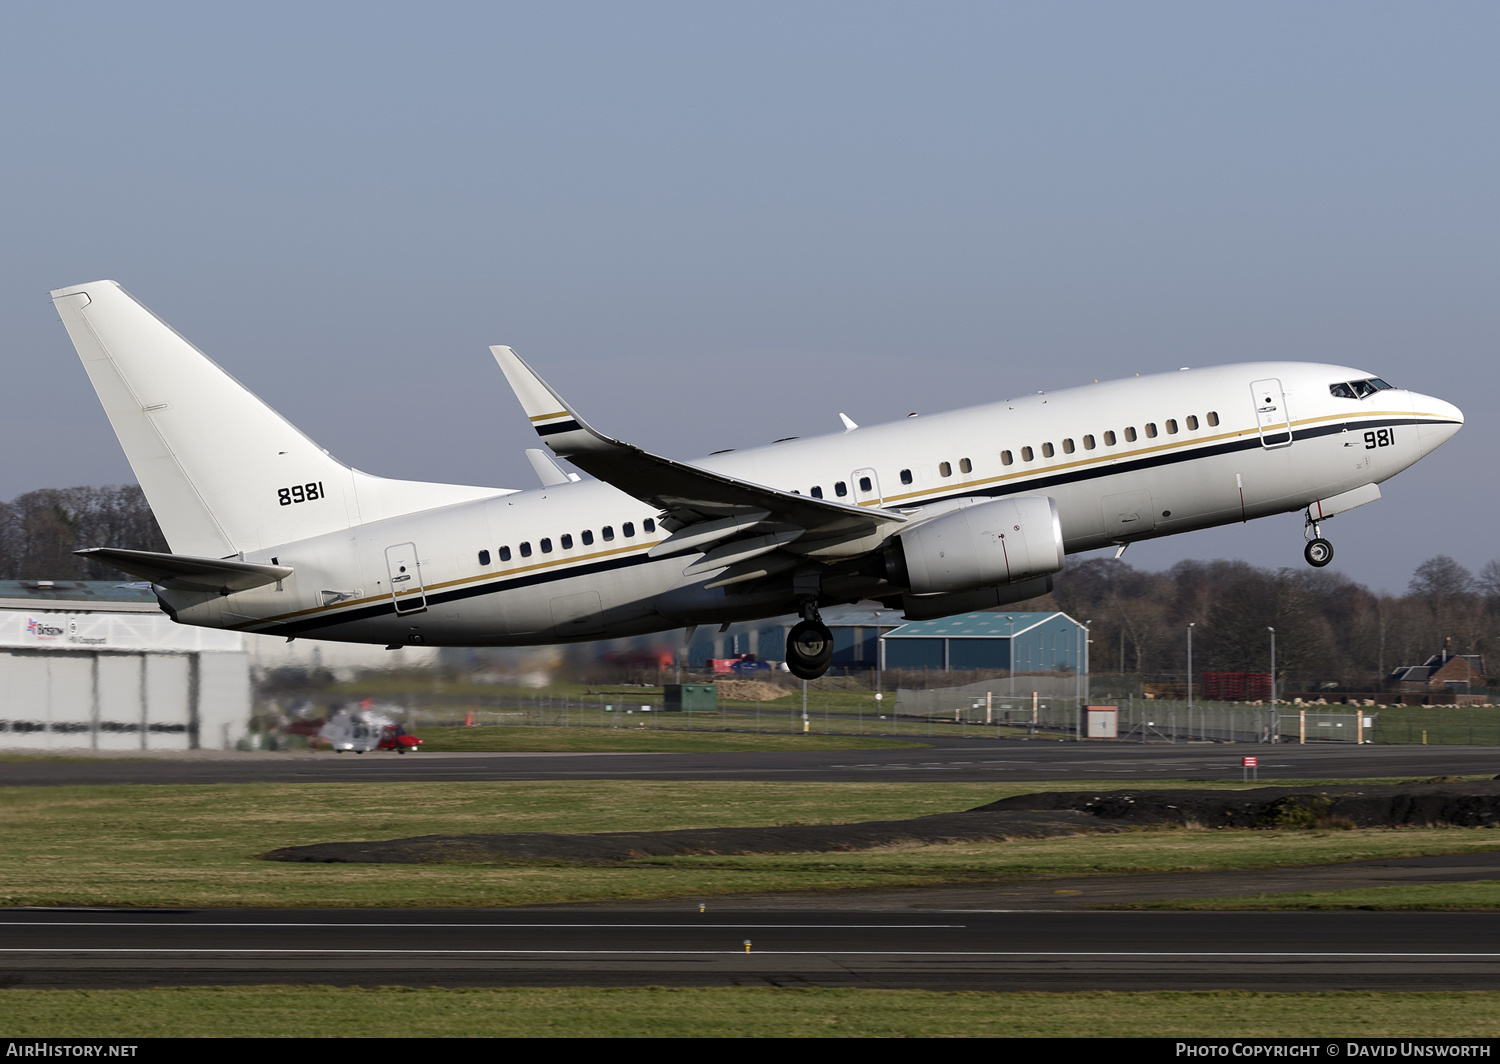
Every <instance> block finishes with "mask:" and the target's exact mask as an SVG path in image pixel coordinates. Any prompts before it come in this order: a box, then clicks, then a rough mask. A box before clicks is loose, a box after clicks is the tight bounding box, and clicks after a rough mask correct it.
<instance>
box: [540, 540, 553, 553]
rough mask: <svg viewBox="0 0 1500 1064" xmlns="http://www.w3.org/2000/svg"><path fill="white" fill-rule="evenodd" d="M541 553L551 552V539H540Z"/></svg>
mask: <svg viewBox="0 0 1500 1064" xmlns="http://www.w3.org/2000/svg"><path fill="white" fill-rule="evenodd" d="M542 553H543V554H551V553H552V540H551V539H544V540H542Z"/></svg>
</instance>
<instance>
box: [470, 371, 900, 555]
mask: <svg viewBox="0 0 1500 1064" xmlns="http://www.w3.org/2000/svg"><path fill="white" fill-rule="evenodd" d="M490 352H491V353H492V354H493V355H494V356H495V361H496V362H498V363H499V364H500V369H501V370H502V371H503V372H504V373H505V377H506V379H507V380H508V381H509V382H510V386H511V388H512V389H514V390H515V393H516V398H517V399H519V400H520V402H521V407H522V408H523V409H524V410H525V411H526V416H527V417H529V418H530V419H531V424H532V425H533V427H535V429H536V431H537V435H538V436H540V437H541V438H542V442H544V443H545V444H546V445H547V446H548V447H549V448H551V449H552V451H553V453H554V454H556V455H558V456H559V457H562V458H566V459H568V461H570V462H572V463H573V464H574V465H576V466H578V467H579V468H580V469H583V470H585V471H586V472H588V473H590V474H592V475H593V476H595V477H598V478H599V479H600V480H602V481H604V482H605V483H607V484H611V485H613V486H614V487H616V488H619V489H620V490H621V491H623V492H625V493H626V494H628V495H633V496H634V497H635V498H637V499H640V500H641V501H642V502H646V503H650V504H651V505H652V506H655V507H658V508H659V509H660V510H662V511H663V513H664V515H665V517H664V521H665V522H667V523H668V531H672V532H676V533H677V535H674V536H673V537H672V539H670V540H668V541H667V542H665V543H662V544H660V545H659V547H658V549H657V550H656V551H653V552H652V553H662V551H661V550H660V548H662V547H669V546H671V545H672V544H673V543H674V541H675V543H676V545H677V546H680V547H682V548H686V547H688V546H689V545H696V544H699V543H703V542H712V541H714V540H718V539H725V538H729V537H731V536H734V535H738V534H739V533H740V532H748V531H749V529H750V528H751V527H752V526H755V525H760V526H762V528H764V526H767V525H769V526H772V527H773V528H774V527H778V526H779V527H780V528H781V529H783V530H788V531H796V530H801V531H800V533H799V538H801V537H805V539H806V540H807V541H809V542H813V541H816V542H820V543H821V542H824V541H829V540H834V541H837V540H844V539H848V540H859V539H864V538H866V537H868V536H871V535H874V534H876V533H879V532H882V531H888V532H893V531H895V529H896V527H897V526H899V525H901V524H903V523H904V522H905V521H906V518H905V517H904V516H902V515H901V514H897V513H892V512H890V511H888V510H881V509H877V508H874V507H864V506H854V505H851V504H849V503H841V502H833V501H831V500H828V499H814V498H812V497H811V496H807V495H798V494H795V493H794V492H789V491H782V490H781V489H779V488H770V487H766V486H765V485H763V484H754V483H751V482H750V481H746V480H740V479H737V478H735V477H731V476H726V475H724V474H723V473H715V472H713V471H712V470H708V469H700V468H699V467H697V466H694V465H689V464H688V463H686V462H677V461H674V460H672V459H670V458H662V457H661V456H659V455H654V454H651V453H650V452H648V451H643V450H641V449H640V448H639V447H635V446H633V445H631V444H628V443H623V442H621V441H619V440H616V439H611V438H610V437H608V436H605V435H604V434H603V433H601V432H599V431H597V430H596V429H594V428H593V427H592V426H590V425H589V424H588V422H586V421H584V420H583V418H581V417H579V416H578V413H577V412H576V411H575V410H573V408H572V407H570V406H569V405H568V404H567V403H565V402H564V401H563V400H562V398H561V397H560V396H559V395H558V394H557V393H556V392H555V391H553V390H552V388H551V387H550V386H548V384H547V383H546V382H545V381H543V380H542V379H541V378H540V377H539V376H537V374H536V372H535V371H534V370H533V369H532V368H531V367H530V366H528V365H527V364H526V363H525V362H523V361H521V358H520V356H519V355H517V354H516V353H515V352H514V351H512V350H511V349H510V348H508V347H492V348H490ZM752 519H753V520H752ZM707 522H712V523H713V525H714V526H717V527H716V528H715V529H713V530H710V528H709V526H708V524H707ZM691 526H699V529H698V532H699V534H695V532H694V530H693V529H692V527H691ZM720 531H722V532H723V535H718V534H710V533H711V532H713V533H716V532H720ZM787 542H789V540H788V541H787ZM767 549H768V550H769V549H774V546H767ZM726 564H727V563H726Z"/></svg>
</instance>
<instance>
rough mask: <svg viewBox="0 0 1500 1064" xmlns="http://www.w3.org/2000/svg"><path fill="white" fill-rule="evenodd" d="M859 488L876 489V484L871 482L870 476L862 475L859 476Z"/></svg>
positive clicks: (862, 489) (861, 489)
mask: <svg viewBox="0 0 1500 1064" xmlns="http://www.w3.org/2000/svg"><path fill="white" fill-rule="evenodd" d="M859 490H860V491H874V490H875V485H874V484H872V483H870V478H869V477H860V478H859Z"/></svg>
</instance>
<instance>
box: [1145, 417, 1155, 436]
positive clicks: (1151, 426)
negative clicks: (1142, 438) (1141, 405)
mask: <svg viewBox="0 0 1500 1064" xmlns="http://www.w3.org/2000/svg"><path fill="white" fill-rule="evenodd" d="M1146 435H1147V436H1148V437H1150V438H1151V439H1153V440H1154V439H1156V422H1154V421H1148V422H1146Z"/></svg>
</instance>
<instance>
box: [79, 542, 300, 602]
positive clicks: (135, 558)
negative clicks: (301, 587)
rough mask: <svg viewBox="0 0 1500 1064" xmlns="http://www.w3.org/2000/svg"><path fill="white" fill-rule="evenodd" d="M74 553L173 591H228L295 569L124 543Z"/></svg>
mask: <svg viewBox="0 0 1500 1064" xmlns="http://www.w3.org/2000/svg"><path fill="white" fill-rule="evenodd" d="M73 553H75V554H80V555H82V556H83V557H85V558H89V559H92V560H93V561H96V562H103V563H104V564H105V565H108V566H110V567H111V568H113V569H119V570H120V571H121V572H125V573H129V574H130V575H131V576H142V577H145V578H146V579H147V580H150V581H151V582H152V583H153V584H158V585H160V586H161V587H164V588H167V589H168V590H171V591H210V592H213V593H215V594H219V595H228V594H231V593H233V592H235V591H248V590H250V589H251V588H252V587H262V586H264V585H266V584H274V583H276V582H277V581H278V580H285V579H286V578H287V577H289V576H291V575H292V572H293V570H292V567H291V566H290V565H260V564H257V563H256V562H241V561H229V560H225V559H222V558H191V557H188V556H187V555H184V554H160V553H158V552H156V551H152V550H125V549H123V548H121V547H90V548H89V549H87V550H80V551H74V552H73Z"/></svg>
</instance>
